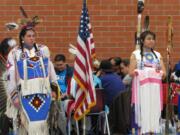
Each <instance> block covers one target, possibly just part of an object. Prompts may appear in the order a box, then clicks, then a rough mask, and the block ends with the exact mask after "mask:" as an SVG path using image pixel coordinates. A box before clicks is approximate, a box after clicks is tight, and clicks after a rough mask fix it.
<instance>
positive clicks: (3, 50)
mask: <svg viewBox="0 0 180 135" xmlns="http://www.w3.org/2000/svg"><path fill="white" fill-rule="evenodd" d="M10 40H12V38H11V37H9V38H5V39H3V40H2V41H1V44H0V54H1V55H2V56H3V57H5V56H6V55H8V53H9V48H10V45H9V43H8V42H9V41H10Z"/></svg>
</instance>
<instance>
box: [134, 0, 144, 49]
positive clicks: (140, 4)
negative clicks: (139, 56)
mask: <svg viewBox="0 0 180 135" xmlns="http://www.w3.org/2000/svg"><path fill="white" fill-rule="evenodd" d="M143 10H144V0H138V3H137V13H138V23H137V32H136V33H135V37H136V38H135V39H136V49H139V48H140V35H141V18H142V12H143Z"/></svg>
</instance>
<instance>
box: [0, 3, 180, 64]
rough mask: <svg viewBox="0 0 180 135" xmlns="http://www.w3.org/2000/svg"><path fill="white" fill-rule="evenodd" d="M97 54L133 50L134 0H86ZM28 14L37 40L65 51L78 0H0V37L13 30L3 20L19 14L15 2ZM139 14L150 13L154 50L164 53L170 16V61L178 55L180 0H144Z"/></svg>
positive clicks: (74, 29) (126, 54) (71, 35)
mask: <svg viewBox="0 0 180 135" xmlns="http://www.w3.org/2000/svg"><path fill="white" fill-rule="evenodd" d="M87 1H88V8H89V14H90V17H91V24H92V27H93V34H94V40H95V43H96V53H97V56H98V58H100V59H103V58H108V57H112V56H120V57H122V58H127V57H129V56H130V54H131V52H132V51H133V50H134V32H135V30H136V24H137V13H136V5H137V0H87ZM20 3H21V4H22V5H23V7H24V8H25V10H26V11H27V13H28V15H29V16H33V15H39V16H40V17H41V18H42V19H43V23H41V24H39V25H38V26H37V40H38V42H40V43H44V44H46V45H48V46H49V48H50V50H51V53H52V56H54V55H55V54H57V53H65V55H66V57H67V58H68V59H69V62H72V60H70V58H71V57H70V55H69V53H68V44H69V43H72V44H76V37H77V30H78V26H79V18H80V14H81V7H82V0H0V18H1V19H0V39H2V38H4V37H7V36H13V37H14V38H16V37H17V33H18V32H17V31H14V32H7V31H5V28H4V24H5V23H6V22H9V21H14V20H17V19H18V18H20V17H21V16H20V12H19V5H20ZM143 15H149V16H150V29H151V30H152V31H154V32H155V33H156V34H157V45H156V50H158V51H160V52H161V53H162V55H163V57H164V58H165V57H166V46H167V45H166V44H167V42H166V41H167V40H166V31H167V18H168V15H172V17H173V26H174V52H173V54H172V63H176V62H177V61H178V60H179V59H180V0H145V10H144V12H143Z"/></svg>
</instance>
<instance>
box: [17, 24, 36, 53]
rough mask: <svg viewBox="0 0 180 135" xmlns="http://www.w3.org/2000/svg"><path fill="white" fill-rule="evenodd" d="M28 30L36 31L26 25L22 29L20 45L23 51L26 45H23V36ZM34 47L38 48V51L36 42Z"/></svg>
mask: <svg viewBox="0 0 180 135" xmlns="http://www.w3.org/2000/svg"><path fill="white" fill-rule="evenodd" d="M27 31H34V32H35V30H34V29H33V27H24V28H22V29H21V31H20V33H19V45H20V47H21V49H22V52H23V51H24V46H23V37H24V36H25V35H26V33H27ZM33 46H34V48H35V50H36V52H37V51H38V48H37V46H36V43H34V45H33Z"/></svg>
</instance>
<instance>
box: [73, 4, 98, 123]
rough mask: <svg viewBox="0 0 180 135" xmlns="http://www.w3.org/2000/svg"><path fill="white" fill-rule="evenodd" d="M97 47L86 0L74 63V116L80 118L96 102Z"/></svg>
mask: <svg viewBox="0 0 180 135" xmlns="http://www.w3.org/2000/svg"><path fill="white" fill-rule="evenodd" d="M94 56H95V48H94V41H93V35H92V30H91V25H90V21H89V15H88V9H87V6H86V1H84V3H83V8H82V14H81V19H80V27H79V33H78V37H77V54H76V58H75V63H74V78H75V80H76V83H77V89H76V97H75V106H74V110H75V113H74V118H75V119H76V120H79V119H81V118H83V117H84V115H86V114H87V113H88V112H89V111H90V109H91V107H93V106H94V105H95V104H96V95H95V88H94V85H93V73H92V69H91V67H92V58H93V57H94Z"/></svg>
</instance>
